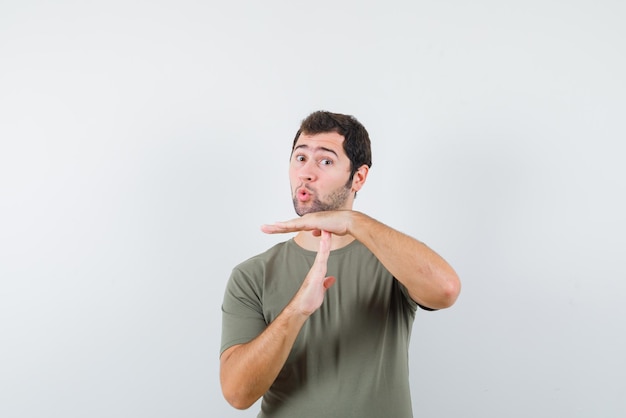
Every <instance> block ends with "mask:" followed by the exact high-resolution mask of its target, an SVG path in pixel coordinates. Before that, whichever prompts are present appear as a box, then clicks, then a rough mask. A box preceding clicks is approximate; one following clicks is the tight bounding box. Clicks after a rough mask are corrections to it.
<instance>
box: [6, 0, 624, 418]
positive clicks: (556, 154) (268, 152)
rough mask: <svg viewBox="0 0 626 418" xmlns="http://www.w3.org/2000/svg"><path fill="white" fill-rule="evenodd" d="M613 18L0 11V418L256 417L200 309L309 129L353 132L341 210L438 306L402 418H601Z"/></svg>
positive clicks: (246, 252) (613, 137) (206, 306)
mask: <svg viewBox="0 0 626 418" xmlns="http://www.w3.org/2000/svg"><path fill="white" fill-rule="evenodd" d="M625 4H626V3H624V2H623V1H621V0H615V1H610V0H599V1H597V0H596V1H591V0H589V1H564V0H563V1H545V0H542V1H539V0H529V1H495V0H494V1H488V0H476V1H473V2H466V1H434V0H431V1H405V2H402V1H385V2H382V1H381V2H373V1H372V2H357V1H350V2H348V1H334V2H332V1H318V2H300V1H287V0H283V1H266V2H259V1H240V2H230V3H227V2H217V1H186V0H183V1H180V0H179V1H108V2H104V1H102V2H96V1H56V2H50V1H27V0H25V1H17V0H4V1H2V2H1V3H0V141H1V142H0V351H1V353H0V416H2V417H3V418H26V417H28V418H31V417H46V418H47V417H63V418H70V417H81V418H83V417H90V418H96V417H116V418H119V417H153V418H161V417H186V418H187V417H220V418H222V417H224V418H228V417H253V416H256V413H257V410H258V405H255V406H254V407H253V408H251V409H250V410H248V411H245V412H240V411H236V410H234V409H232V408H231V407H230V406H228V404H227V403H226V402H225V401H224V400H223V398H222V395H221V391H220V388H219V379H218V365H219V361H218V353H219V340H220V327H221V314H220V305H221V299H222V294H223V290H224V286H225V283H226V281H227V279H228V276H229V274H230V271H231V269H232V267H233V266H234V265H235V264H237V263H239V262H240V261H243V260H244V259H246V258H248V257H250V256H252V255H254V254H256V253H259V252H261V251H263V250H265V249H266V248H267V247H269V246H270V245H272V244H273V243H275V242H278V241H279V240H283V239H286V238H288V237H284V236H264V235H263V234H262V233H261V232H260V230H259V226H260V225H261V224H263V223H267V222H273V221H276V220H284V219H289V218H292V217H294V216H295V214H294V213H293V209H292V207H291V202H290V198H289V190H288V188H289V187H288V180H287V162H288V158H289V151H290V146H291V141H292V139H293V135H294V134H295V131H296V130H297V128H298V125H299V122H300V120H301V119H302V118H304V117H305V116H306V115H307V114H308V113H310V112H311V111H314V110H318V109H326V110H331V111H336V112H342V113H349V114H353V115H355V116H356V117H357V118H358V119H359V120H360V121H361V122H362V123H363V124H364V125H365V126H366V128H367V129H368V130H369V132H370V136H371V138H372V141H373V157H374V158H373V161H374V164H373V167H372V170H371V172H370V176H369V178H368V182H367V184H366V186H365V188H364V189H363V190H362V192H361V193H359V198H358V199H357V201H356V209H358V210H361V211H363V212H366V213H368V214H370V215H372V216H374V217H376V218H378V219H379V220H381V221H383V222H385V223H388V224H390V225H391V226H394V227H395V228H397V229H400V230H402V231H404V232H406V233H409V234H411V235H413V236H415V237H417V238H418V239H420V240H423V241H425V242H426V243H427V244H429V245H430V246H431V247H433V248H434V249H435V250H436V251H438V252H439V253H441V254H442V255H443V256H444V257H445V258H446V259H447V260H448V261H449V262H450V263H451V264H452V265H453V266H454V267H455V268H456V270H457V271H458V273H459V275H460V276H461V279H462V282H463V291H462V294H461V296H460V298H459V300H458V303H457V304H456V305H455V306H454V307H453V308H451V309H449V310H445V311H441V312H437V313H425V312H421V313H420V314H419V315H418V317H417V319H416V322H415V326H414V329H413V339H412V343H411V350H410V355H411V384H412V394H413V403H414V410H415V415H416V416H422V417H446V418H448V417H494V418H496V417H528V416H533V417H557V416H558V417H618V416H623V414H624V411H625V410H626V401H625V400H624V396H623V395H624V380H623V378H624V375H625V373H626V363H625V360H624V357H625V356H624V353H626V335H625V334H624V330H625V328H626V327H625V325H626V324H625V322H626V307H625V305H624V303H623V298H624V296H623V295H624V294H625V293H626V283H625V282H626V266H625V265H624V261H625V255H626V222H625V220H624V217H625V213H626V197H625V195H626V187H625V179H626V169H625V166H624V163H623V161H624V158H625V155H626V153H625V151H624V141H625V139H626V118H625V115H626V83H625V76H624V74H626V29H625V28H626V26H625V25H624V22H625V21H626V6H625Z"/></svg>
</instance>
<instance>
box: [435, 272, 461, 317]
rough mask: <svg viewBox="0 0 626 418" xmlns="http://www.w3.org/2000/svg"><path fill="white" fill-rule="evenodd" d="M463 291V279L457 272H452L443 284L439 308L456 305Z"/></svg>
mask: <svg viewBox="0 0 626 418" xmlns="http://www.w3.org/2000/svg"><path fill="white" fill-rule="evenodd" d="M460 293H461V281H460V280H459V276H457V275H456V273H451V274H450V277H448V278H446V280H445V281H444V283H443V284H442V286H441V292H440V301H439V303H440V305H441V306H440V307H439V309H445V308H449V307H450V306H452V305H454V303H455V302H456V300H457V298H458V297H459V294H460Z"/></svg>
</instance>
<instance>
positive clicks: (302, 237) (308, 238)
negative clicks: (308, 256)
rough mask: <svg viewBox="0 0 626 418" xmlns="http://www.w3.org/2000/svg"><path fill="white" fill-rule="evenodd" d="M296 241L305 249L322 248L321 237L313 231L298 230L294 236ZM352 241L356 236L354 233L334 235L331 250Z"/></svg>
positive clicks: (316, 249) (314, 249)
mask: <svg viewBox="0 0 626 418" xmlns="http://www.w3.org/2000/svg"><path fill="white" fill-rule="evenodd" d="M294 241H295V242H296V244H298V245H299V246H300V247H302V248H304V249H305V250H309V251H318V250H319V248H320V237H316V236H315V235H313V232H311V231H300V232H298V234H297V235H296V236H295V237H294ZM352 241H354V237H353V236H352V235H343V236H339V235H333V236H332V237H331V241H330V250H331V251H332V250H338V249H339V248H343V247H345V246H346V245H348V244H350V243H351V242H352Z"/></svg>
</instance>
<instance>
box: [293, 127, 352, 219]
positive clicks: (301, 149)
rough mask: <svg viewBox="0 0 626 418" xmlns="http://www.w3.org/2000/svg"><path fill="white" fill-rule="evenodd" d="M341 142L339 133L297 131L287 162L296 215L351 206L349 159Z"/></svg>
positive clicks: (342, 139) (349, 207)
mask: <svg viewBox="0 0 626 418" xmlns="http://www.w3.org/2000/svg"><path fill="white" fill-rule="evenodd" d="M343 141H344V137H343V135H340V134H338V133H336V132H325V133H321V134H314V135H307V134H304V133H302V134H300V137H299V138H298V141H297V142H296V146H295V147H294V149H293V152H292V154H291V162H290V164H289V181H290V182H291V194H292V198H293V207H294V209H295V210H296V213H297V214H298V215H300V216H302V215H304V214H306V213H312V212H320V211H326V210H339V209H351V208H352V202H353V200H354V197H353V195H354V193H353V192H352V181H349V177H350V159H349V158H348V156H347V155H346V153H345V151H344V150H343Z"/></svg>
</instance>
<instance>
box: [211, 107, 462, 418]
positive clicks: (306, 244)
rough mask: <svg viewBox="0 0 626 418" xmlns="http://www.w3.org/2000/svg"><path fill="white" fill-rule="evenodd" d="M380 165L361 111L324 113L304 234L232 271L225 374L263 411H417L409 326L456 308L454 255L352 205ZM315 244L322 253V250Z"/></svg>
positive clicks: (309, 141)
mask: <svg viewBox="0 0 626 418" xmlns="http://www.w3.org/2000/svg"><path fill="white" fill-rule="evenodd" d="M370 167H371V151H370V140H369V136H368V133H367V131H366V130H365V128H364V127H363V126H362V125H361V124H360V123H359V122H358V121H357V120H356V119H355V118H354V117H352V116H347V115H341V114H335V113H330V112H315V113H313V114H311V115H310V116H308V117H307V118H306V119H305V120H304V121H303V122H302V125H301V127H300V129H299V130H298V132H297V134H296V137H295V139H294V142H293V146H292V154H291V161H290V166H289V178H290V182H291V194H292V199H293V204H294V208H295V210H296V213H297V214H298V215H299V216H300V217H299V218H296V219H293V220H291V221H287V222H279V223H275V224H273V225H264V226H263V227H262V230H263V231H264V232H266V233H269V234H275V233H288V232H297V234H296V236H295V237H294V238H293V239H291V240H289V241H286V242H283V243H281V244H278V245H276V246H274V247H273V248H271V249H269V250H268V251H266V252H265V253H263V254H260V255H258V256H256V257H253V258H251V259H249V260H247V261H245V262H243V263H241V264H240V265H238V266H237V267H235V269H234V270H233V273H232V275H231V278H230V280H229V282H228V285H227V288H226V292H225V296H224V303H223V305H222V321H223V322H222V347H221V357H220V366H221V367H220V380H221V385H222V391H223V393H224V397H225V398H226V400H227V401H228V402H229V403H230V404H231V405H232V406H234V407H235V408H239V409H245V408H248V407H250V406H251V405H252V404H253V403H254V402H255V401H257V400H258V399H259V398H260V397H261V396H263V401H262V403H261V412H260V414H259V417H272V418H280V417H290V418H293V417H298V418H308V417H315V418H318V417H341V418H346V417H359V418H368V417H372V418H374V417H376V418H379V417H394V418H404V417H411V416H412V409H411V396H410V391H409V375H408V346H409V337H410V333H411V326H412V324H413V320H414V317H415V312H416V310H417V308H418V306H419V307H422V308H425V309H428V310H432V309H442V308H447V307H449V306H451V305H452V304H453V303H454V301H455V300H456V298H457V296H458V294H459V291H460V282H459V279H458V277H457V275H456V273H455V272H454V270H453V269H452V267H450V265H449V264H448V263H447V262H446V261H445V260H444V259H443V258H441V257H440V256H439V255H437V254H436V253H435V252H433V251H432V250H431V249H429V248H428V247H427V246H426V245H424V244H423V243H421V242H419V241H417V240H416V239H414V238H411V237H409V236H407V235H405V234H403V233H401V232H398V231H396V230H394V229H392V228H390V227H388V226H386V225H384V224H382V223H380V222H378V221H376V220H374V219H372V218H370V217H368V216H367V215H365V214H363V213H359V212H356V211H353V210H352V206H353V203H354V199H355V197H356V194H357V192H358V191H359V190H361V188H362V187H363V185H364V183H365V180H366V179H367V175H368V173H369V168H370ZM316 252H317V253H316Z"/></svg>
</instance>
